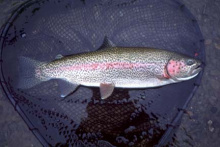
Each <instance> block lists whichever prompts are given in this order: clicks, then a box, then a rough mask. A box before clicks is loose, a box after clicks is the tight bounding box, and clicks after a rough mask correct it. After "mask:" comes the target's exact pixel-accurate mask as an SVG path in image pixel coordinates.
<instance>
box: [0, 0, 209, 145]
mask: <svg viewBox="0 0 220 147" xmlns="http://www.w3.org/2000/svg"><path fill="white" fill-rule="evenodd" d="M105 36H107V37H108V39H109V40H111V41H112V42H114V44H116V45H117V46H126V47H129V46H131V47H140V46H141V47H155V48H161V49H166V50H171V51H176V52H180V53H184V54H187V55H189V56H192V57H195V58H198V59H200V60H202V61H204V57H205V53H204V44H203V39H202V35H201V33H200V30H199V27H198V24H197V22H196V20H195V19H194V17H193V16H192V15H191V14H190V13H189V12H188V10H187V9H186V8H185V6H184V5H182V4H181V3H179V2H178V1H177V0H166V1H161V0H147V1H146V0H93V1H90V0H62V1H61V0H32V1H29V2H27V3H25V4H23V5H22V6H21V7H20V8H19V9H18V10H17V11H16V12H15V13H14V15H13V16H12V17H11V19H10V20H9V21H8V23H7V24H6V25H5V27H4V29H3V31H2V35H1V60H0V61H1V85H2V87H3V89H4V91H5V92H6V94H7V96H8V97H9V99H10V100H11V102H12V104H13V105H14V106H15V108H16V110H17V111H18V112H19V113H20V114H21V116H22V117H23V119H24V120H25V121H26V123H27V124H28V126H29V127H30V129H31V130H32V131H33V133H34V134H35V135H36V136H37V137H38V139H39V140H40V141H41V142H42V144H43V145H45V146H48V145H50V146H62V145H63V146H68V145H70V146H76V147H81V146H100V147H104V146H106V147H107V146H108V147H110V146H120V147H122V146H128V145H129V146H153V145H156V144H158V143H159V141H160V145H163V144H164V143H166V142H167V141H168V140H169V138H170V134H172V133H170V132H172V130H173V125H176V122H178V120H179V119H180V118H181V114H182V111H181V109H182V108H185V107H186V104H187V103H188V101H189V100H190V99H191V97H192V95H193V93H194V92H195V89H196V88H197V86H198V84H199V82H200V79H201V74H200V75H199V76H197V77H196V78H194V79H192V80H189V81H186V82H182V83H178V84H172V85H167V86H163V87H160V88H154V89H142V90H134V89H116V90H115V91H114V93H113V95H112V96H111V97H110V98H108V99H107V100H101V99H100V93H99V89H98V88H88V87H83V86H81V87H80V88H79V89H78V90H77V91H76V92H75V93H73V94H72V95H70V96H69V97H67V98H66V99H64V100H63V99H61V98H60V95H59V92H58V89H57V83H56V82H55V81H54V80H50V81H47V82H42V83H41V84H40V85H37V86H35V87H33V88H31V89H28V90H19V89H17V88H16V86H15V84H16V82H17V81H18V80H19V79H18V68H19V65H18V61H17V60H18V57H20V56H25V57H29V58H31V59H35V60H38V61H44V62H50V61H52V60H54V59H55V57H56V55H58V54H62V55H70V54H75V53H80V52H88V51H94V50H96V49H98V48H99V47H100V46H101V44H102V42H103V39H104V37H105ZM165 132H166V133H165ZM162 136H163V137H162ZM161 137H162V139H161ZM160 139H161V140H160Z"/></svg>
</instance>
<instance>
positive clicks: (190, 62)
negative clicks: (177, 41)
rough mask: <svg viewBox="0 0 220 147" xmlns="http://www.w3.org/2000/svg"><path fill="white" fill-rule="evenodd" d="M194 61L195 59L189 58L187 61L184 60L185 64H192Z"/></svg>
mask: <svg viewBox="0 0 220 147" xmlns="http://www.w3.org/2000/svg"><path fill="white" fill-rule="evenodd" d="M194 63H195V61H194V60H191V59H189V60H187V62H186V64H187V65H193V64H194Z"/></svg>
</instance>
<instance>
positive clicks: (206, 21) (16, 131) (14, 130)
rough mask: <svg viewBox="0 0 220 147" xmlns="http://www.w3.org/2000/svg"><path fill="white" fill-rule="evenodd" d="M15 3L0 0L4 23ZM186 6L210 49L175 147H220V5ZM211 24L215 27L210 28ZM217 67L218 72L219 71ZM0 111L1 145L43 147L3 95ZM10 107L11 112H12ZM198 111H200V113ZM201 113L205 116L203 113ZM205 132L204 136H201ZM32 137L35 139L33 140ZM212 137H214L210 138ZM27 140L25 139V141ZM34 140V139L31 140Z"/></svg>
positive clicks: (200, 2) (191, 2)
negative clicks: (200, 80) (216, 146)
mask: <svg viewBox="0 0 220 147" xmlns="http://www.w3.org/2000/svg"><path fill="white" fill-rule="evenodd" d="M16 2H17V3H14V1H7V2H6V1H0V6H1V7H4V8H5V10H3V9H1V10H0V11H2V13H0V14H3V15H2V16H0V17H2V19H1V20H3V21H2V22H1V23H3V22H4V21H5V20H6V18H7V17H8V16H9V14H10V13H11V11H12V10H13V8H14V7H16V6H17V5H18V4H19V2H21V1H19V2H18V1H16ZM184 3H185V4H186V5H187V7H188V8H189V9H190V10H191V11H192V12H193V14H194V15H195V17H196V18H197V20H198V22H199V25H200V27H201V30H202V32H203V35H204V38H205V39H206V46H207V50H206V52H207V66H206V70H205V74H204V77H203V83H202V85H201V86H200V88H199V90H198V91H197V92H196V95H195V97H194V98H193V101H192V102H191V104H190V107H189V110H190V112H189V114H191V113H192V115H191V116H190V117H191V119H189V117H188V115H185V116H184V118H183V123H182V124H181V126H180V128H179V130H178V131H177V133H176V134H177V137H176V142H175V145H176V146H191V145H193V146H205V145H206V146H207V144H209V145H210V144H213V146H215V145H217V143H218V141H217V138H218V137H219V136H218V135H220V132H219V130H218V127H219V119H218V116H219V115H220V113H219V112H218V106H219V105H220V104H219V103H218V99H217V98H218V97H217V96H219V94H220V93H218V92H219V91H220V86H219V84H218V83H219V78H220V77H219V75H220V74H219V71H220V70H219V67H217V66H216V65H217V62H219V58H218V55H219V52H220V49H219V48H220V47H219V46H220V44H219V43H220V42H219V41H220V39H219V38H218V35H219V33H220V32H219V30H217V31H216V29H214V27H216V28H217V25H218V22H219V21H218V20H217V19H219V18H218V17H217V16H218V11H219V10H218V9H217V8H218V7H216V6H215V5H219V4H220V3H219V2H216V1H212V3H210V2H209V3H206V1H205V0H204V1H196V0H194V1H192V0H191V1H189V0H188V1H186V0H184ZM210 24H212V27H211V25H210ZM217 68H218V69H217ZM0 98H1V99H0V110H1V109H2V111H1V112H0V115H1V118H5V119H1V123H0V125H1V126H2V127H4V128H5V129H3V130H2V132H1V134H0V135H1V136H0V139H1V140H0V145H2V146H7V145H8V146H14V145H16V144H17V143H18V140H19V141H21V142H19V143H20V145H21V146H41V145H40V144H39V142H38V141H37V140H36V139H35V137H34V136H33V135H32V133H31V132H30V131H28V129H27V127H26V126H25V124H24V122H23V120H22V119H21V118H20V117H19V116H18V114H16V112H15V111H14V108H13V107H12V106H11V104H10V103H9V102H8V100H7V99H6V98H5V96H4V95H1V96H0ZM9 108H10V109H9ZM198 110H199V111H198ZM201 113H202V114H201ZM201 132H202V133H201ZM31 136H32V137H31ZM210 136H212V137H210ZM23 137H24V138H23ZM30 137H31V138H30Z"/></svg>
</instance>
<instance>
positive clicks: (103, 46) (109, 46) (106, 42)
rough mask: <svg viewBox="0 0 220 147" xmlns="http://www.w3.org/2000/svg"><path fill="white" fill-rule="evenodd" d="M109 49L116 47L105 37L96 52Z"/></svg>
mask: <svg viewBox="0 0 220 147" xmlns="http://www.w3.org/2000/svg"><path fill="white" fill-rule="evenodd" d="M111 47H116V45H115V44H114V43H113V42H112V41H111V40H109V39H108V37H107V36H105V38H104V40H103V43H102V45H101V46H100V47H99V49H98V50H102V49H106V48H111Z"/></svg>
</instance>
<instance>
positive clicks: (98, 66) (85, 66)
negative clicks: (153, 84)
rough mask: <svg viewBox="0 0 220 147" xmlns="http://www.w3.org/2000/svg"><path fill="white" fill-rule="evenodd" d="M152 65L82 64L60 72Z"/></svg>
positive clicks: (65, 67) (68, 67) (118, 63)
mask: <svg viewBox="0 0 220 147" xmlns="http://www.w3.org/2000/svg"><path fill="white" fill-rule="evenodd" d="M150 65H155V64H153V63H151V64H143V63H126V62H124V63H123V62H112V63H91V64H81V65H73V66H63V67H60V68H58V70H68V71H72V70H106V69H132V68H137V67H147V66H150Z"/></svg>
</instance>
